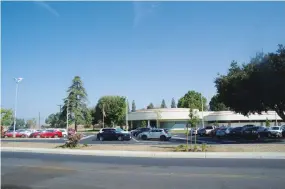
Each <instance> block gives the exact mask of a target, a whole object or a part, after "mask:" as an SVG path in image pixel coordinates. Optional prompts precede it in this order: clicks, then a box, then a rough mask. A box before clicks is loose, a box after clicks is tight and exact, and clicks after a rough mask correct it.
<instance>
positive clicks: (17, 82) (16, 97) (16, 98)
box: [13, 78, 23, 138]
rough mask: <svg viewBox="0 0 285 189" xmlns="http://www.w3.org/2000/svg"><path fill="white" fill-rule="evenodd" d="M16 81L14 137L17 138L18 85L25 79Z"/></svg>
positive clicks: (16, 79)
mask: <svg viewBox="0 0 285 189" xmlns="http://www.w3.org/2000/svg"><path fill="white" fill-rule="evenodd" d="M14 79H15V81H16V96H15V109H14V124H13V127H14V129H13V137H14V138H16V133H15V132H16V121H17V119H16V117H17V101H18V85H19V83H20V82H21V81H22V80H23V78H14Z"/></svg>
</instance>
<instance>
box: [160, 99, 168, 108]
mask: <svg viewBox="0 0 285 189" xmlns="http://www.w3.org/2000/svg"><path fill="white" fill-rule="evenodd" d="M160 108H167V106H166V103H165V100H164V99H163V100H162V102H161V105H160Z"/></svg>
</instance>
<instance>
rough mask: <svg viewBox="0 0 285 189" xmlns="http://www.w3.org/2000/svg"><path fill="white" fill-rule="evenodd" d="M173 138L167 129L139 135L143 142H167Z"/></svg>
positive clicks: (153, 130) (152, 130)
mask: <svg viewBox="0 0 285 189" xmlns="http://www.w3.org/2000/svg"><path fill="white" fill-rule="evenodd" d="M171 137H172V135H171V134H170V133H169V132H168V130H166V129H151V130H150V131H146V132H143V133H140V134H139V135H138V138H141V139H142V140H148V139H160V140H161V141H166V140H169V139H171Z"/></svg>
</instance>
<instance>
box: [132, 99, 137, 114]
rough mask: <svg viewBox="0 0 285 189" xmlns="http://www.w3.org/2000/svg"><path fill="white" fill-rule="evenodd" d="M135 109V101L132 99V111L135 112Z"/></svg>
mask: <svg viewBox="0 0 285 189" xmlns="http://www.w3.org/2000/svg"><path fill="white" fill-rule="evenodd" d="M135 111H136V104H135V101H134V100H133V102H132V112H135Z"/></svg>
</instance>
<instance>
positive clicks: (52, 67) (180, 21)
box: [1, 2, 285, 119]
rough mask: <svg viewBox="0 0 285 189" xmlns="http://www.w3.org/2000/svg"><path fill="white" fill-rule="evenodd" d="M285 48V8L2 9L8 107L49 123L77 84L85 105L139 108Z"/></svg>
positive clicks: (105, 5) (21, 5)
mask: <svg viewBox="0 0 285 189" xmlns="http://www.w3.org/2000/svg"><path fill="white" fill-rule="evenodd" d="M284 42H285V3H284V2H157V3H152V2H46V3H44V2H2V90H1V93H2V99H1V100H2V107H4V108H13V106H14V98H15V82H14V80H13V78H14V77H23V78H24V80H23V81H22V82H21V83H20V86H19V99H18V109H17V112H18V117H22V118H26V119H29V118H33V117H37V115H38V112H41V115H42V116H43V119H44V118H45V117H46V116H48V115H49V114H50V113H53V112H56V111H58V110H59V107H58V106H57V105H58V104H62V99H63V98H64V97H65V96H66V90H67V88H68V87H69V86H70V84H71V80H72V79H73V77H74V76H76V75H79V76H80V77H81V78H82V80H83V82H84V86H85V88H86V90H87V92H88V96H89V101H90V104H89V106H95V105H96V103H97V101H98V99H99V98H100V97H101V96H103V95H122V96H128V98H129V102H131V101H132V100H135V102H136V105H137V108H143V107H146V106H147V105H148V104H149V103H150V102H153V103H154V104H155V105H160V103H161V101H162V99H165V100H166V102H167V105H168V106H170V102H171V98H172V97H174V98H175V100H176V101H177V100H178V98H180V97H181V96H183V95H184V94H185V93H186V92H187V91H188V90H196V91H198V92H201V93H202V94H203V95H204V96H205V97H206V98H207V99H208V100H210V98H211V96H212V95H214V94H215V92H216V89H215V86H214V83H213V81H214V78H215V77H216V76H217V73H218V72H220V73H225V72H226V70H227V68H228V67H229V64H230V62H231V61H232V60H237V61H239V62H241V63H243V62H246V61H248V60H249V58H250V57H252V56H254V55H255V53H256V52H258V51H261V50H262V49H263V51H264V52H269V51H271V52H272V51H275V50H276V49H277V44H278V43H283V44H284Z"/></svg>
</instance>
